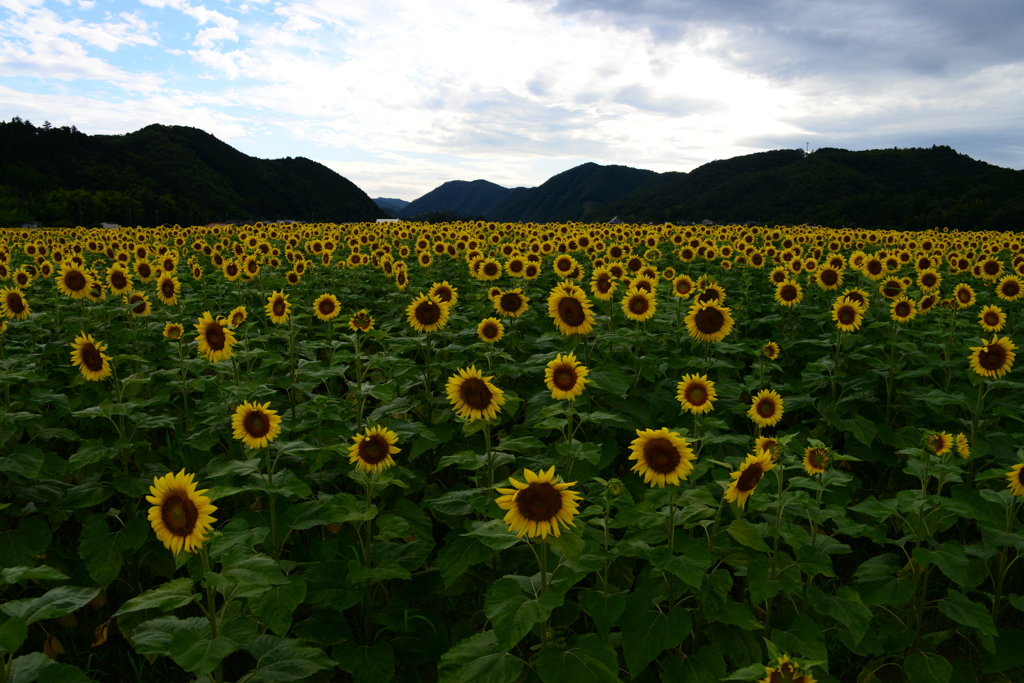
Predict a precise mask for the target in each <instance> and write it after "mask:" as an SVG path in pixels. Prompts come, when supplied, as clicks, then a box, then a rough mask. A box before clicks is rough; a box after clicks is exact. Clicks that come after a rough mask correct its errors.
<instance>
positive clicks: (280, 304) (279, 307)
mask: <svg viewBox="0 0 1024 683" xmlns="http://www.w3.org/2000/svg"><path fill="white" fill-rule="evenodd" d="M271 310H273V311H274V315H275V316H277V317H278V318H280V317H281V316H282V315H284V312H285V305H284V299H274V305H273V306H272V307H271Z"/></svg>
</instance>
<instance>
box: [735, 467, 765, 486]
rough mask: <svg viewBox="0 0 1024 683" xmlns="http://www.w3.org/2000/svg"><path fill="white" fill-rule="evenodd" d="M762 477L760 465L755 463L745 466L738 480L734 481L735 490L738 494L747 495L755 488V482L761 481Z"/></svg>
mask: <svg viewBox="0 0 1024 683" xmlns="http://www.w3.org/2000/svg"><path fill="white" fill-rule="evenodd" d="M763 476H764V470H762V469H761V463H759V462H755V463H752V464H750V465H748V466H747V468H746V469H745V470H743V473H742V474H740V478H739V479H738V480H736V490H737V491H739V492H740V493H747V492H748V491H753V490H754V488H755V487H756V486H757V482H759V481H761V477H763Z"/></svg>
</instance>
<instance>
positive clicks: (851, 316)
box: [832, 299, 864, 332]
mask: <svg viewBox="0 0 1024 683" xmlns="http://www.w3.org/2000/svg"><path fill="white" fill-rule="evenodd" d="M832 319H833V320H834V321H835V323H836V325H838V326H839V329H840V330H842V331H843V332H853V331H855V330H857V329H858V328H859V327H860V325H861V323H862V322H864V307H863V306H861V305H860V304H858V303H856V302H853V301H848V300H845V299H840V300H839V301H837V302H835V303H834V304H832Z"/></svg>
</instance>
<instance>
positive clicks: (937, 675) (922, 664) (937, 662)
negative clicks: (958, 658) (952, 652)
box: [903, 653, 953, 683]
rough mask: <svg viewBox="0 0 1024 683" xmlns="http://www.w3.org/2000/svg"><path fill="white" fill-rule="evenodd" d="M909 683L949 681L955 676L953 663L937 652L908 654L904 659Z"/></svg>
mask: <svg viewBox="0 0 1024 683" xmlns="http://www.w3.org/2000/svg"><path fill="white" fill-rule="evenodd" d="M903 670H904V671H906V672H907V679H908V681H909V683H949V679H950V678H951V677H952V676H953V665H952V664H951V663H950V662H949V660H948V659H946V658H945V657H943V656H941V655H935V654H917V653H914V654H912V655H908V656H907V658H906V659H904V660H903Z"/></svg>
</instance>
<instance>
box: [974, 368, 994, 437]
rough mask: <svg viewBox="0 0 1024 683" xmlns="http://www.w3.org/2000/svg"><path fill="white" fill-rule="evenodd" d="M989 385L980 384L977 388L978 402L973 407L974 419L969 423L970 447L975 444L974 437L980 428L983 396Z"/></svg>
mask: <svg viewBox="0 0 1024 683" xmlns="http://www.w3.org/2000/svg"><path fill="white" fill-rule="evenodd" d="M990 388H991V385H990V384H989V383H988V382H982V383H981V385H980V386H978V402H977V404H975V406H974V419H973V420H972V421H971V441H970V445H972V446H973V445H974V444H975V440H974V439H975V437H976V436H977V435H978V427H979V426H981V410H982V408H983V407H984V405H985V394H987V393H988V392H989V389H990Z"/></svg>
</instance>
